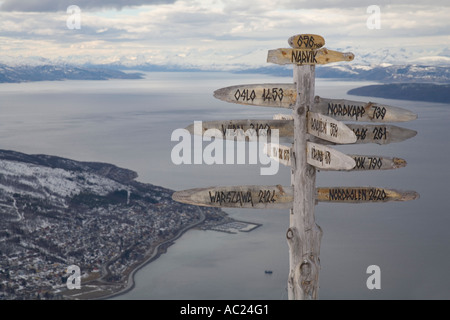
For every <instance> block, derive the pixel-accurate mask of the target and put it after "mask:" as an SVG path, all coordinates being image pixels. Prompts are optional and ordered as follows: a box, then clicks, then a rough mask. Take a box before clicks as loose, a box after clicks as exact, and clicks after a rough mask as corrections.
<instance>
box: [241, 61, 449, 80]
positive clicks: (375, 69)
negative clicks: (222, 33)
mask: <svg viewBox="0 0 450 320" xmlns="http://www.w3.org/2000/svg"><path fill="white" fill-rule="evenodd" d="M235 72H236V73H261V74H270V75H274V76H286V77H288V76H292V67H291V68H286V67H279V66H268V67H261V68H255V69H246V70H241V71H235ZM316 77H317V78H327V79H345V80H352V81H358V80H361V81H377V82H386V83H387V82H389V83H392V82H421V83H423V82H434V83H449V82H450V66H425V65H378V66H368V65H352V64H345V65H344V64H335V65H330V66H317V67H316Z"/></svg>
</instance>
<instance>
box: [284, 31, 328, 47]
mask: <svg viewBox="0 0 450 320" xmlns="http://www.w3.org/2000/svg"><path fill="white" fill-rule="evenodd" d="M288 43H289V45H290V46H291V47H292V48H297V49H319V48H322V47H323V46H324V45H325V39H324V38H323V37H322V36H319V35H317V34H298V35H296V36H292V37H290V38H289V39H288Z"/></svg>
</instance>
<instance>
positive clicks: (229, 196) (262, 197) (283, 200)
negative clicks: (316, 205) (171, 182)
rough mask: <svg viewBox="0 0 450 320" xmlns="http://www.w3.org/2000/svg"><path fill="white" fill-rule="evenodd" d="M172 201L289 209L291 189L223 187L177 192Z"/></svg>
mask: <svg viewBox="0 0 450 320" xmlns="http://www.w3.org/2000/svg"><path fill="white" fill-rule="evenodd" d="M172 199H173V200H175V201H178V202H181V203H186V204H192V205H196V206H204V207H218V208H243V209H244V208H246V209H290V208H292V201H293V188H292V187H283V186H281V185H276V186H259V185H248V186H223V187H208V188H196V189H189V190H183V191H177V192H175V193H174V194H173V195H172Z"/></svg>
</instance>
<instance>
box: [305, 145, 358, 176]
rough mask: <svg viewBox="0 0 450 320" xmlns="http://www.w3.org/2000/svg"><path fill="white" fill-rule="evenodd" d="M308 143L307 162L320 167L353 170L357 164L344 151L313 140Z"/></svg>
mask: <svg viewBox="0 0 450 320" xmlns="http://www.w3.org/2000/svg"><path fill="white" fill-rule="evenodd" d="M306 145H307V150H306V159H307V162H308V163H309V164H310V165H312V166H314V167H316V168H318V169H324V170H351V169H353V168H354V167H355V166H356V162H355V160H353V159H352V158H351V157H349V156H347V155H346V154H344V153H342V152H339V151H337V150H334V149H332V148H329V147H326V146H323V145H320V144H317V143H312V142H307V143H306Z"/></svg>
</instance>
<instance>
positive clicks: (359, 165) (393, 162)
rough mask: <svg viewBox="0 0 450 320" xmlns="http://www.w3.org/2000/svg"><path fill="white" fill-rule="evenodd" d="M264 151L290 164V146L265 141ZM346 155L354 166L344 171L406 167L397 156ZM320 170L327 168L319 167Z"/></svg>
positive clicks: (402, 160) (275, 158) (283, 162)
mask: <svg viewBox="0 0 450 320" xmlns="http://www.w3.org/2000/svg"><path fill="white" fill-rule="evenodd" d="M334 151H336V150H334ZM264 153H265V154H266V155H267V156H269V157H271V158H272V159H274V160H277V161H278V162H280V163H281V164H283V165H285V166H288V167H290V166H291V165H292V162H291V159H292V148H291V147H287V146H284V145H279V144H275V143H267V144H265V145H264ZM347 156H348V157H350V158H352V159H353V160H354V161H355V166H354V167H353V168H352V169H351V170H345V171H373V170H391V169H398V168H404V167H406V160H404V159H401V158H397V157H393V158H391V157H382V156H376V155H360V154H349V155H347ZM321 162H322V161H321ZM321 170H327V169H326V168H321Z"/></svg>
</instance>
